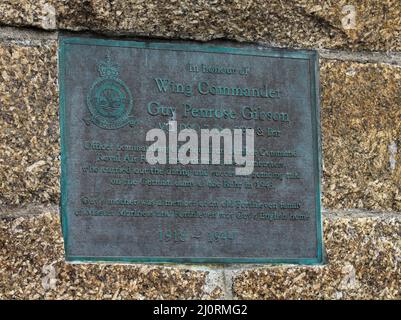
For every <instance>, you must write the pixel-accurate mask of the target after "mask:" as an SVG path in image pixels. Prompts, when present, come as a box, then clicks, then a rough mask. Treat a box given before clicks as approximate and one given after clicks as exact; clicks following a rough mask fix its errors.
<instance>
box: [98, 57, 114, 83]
mask: <svg viewBox="0 0 401 320" xmlns="http://www.w3.org/2000/svg"><path fill="white" fill-rule="evenodd" d="M97 70H98V71H99V73H100V76H101V77H112V78H116V77H117V76H118V64H117V63H114V62H113V61H112V60H111V54H110V51H108V52H107V53H106V59H105V60H103V61H100V62H99V63H98V64H97Z"/></svg>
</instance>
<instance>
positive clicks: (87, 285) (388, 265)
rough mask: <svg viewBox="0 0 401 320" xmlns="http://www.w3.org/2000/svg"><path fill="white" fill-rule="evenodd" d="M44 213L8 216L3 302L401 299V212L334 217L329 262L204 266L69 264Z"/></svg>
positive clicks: (55, 221)
mask: <svg viewBox="0 0 401 320" xmlns="http://www.w3.org/2000/svg"><path fill="white" fill-rule="evenodd" d="M33 209H34V208H31V209H30V210H33ZM39 209H40V210H41V214H39V215H28V216H27V215H25V216H21V215H18V214H16V213H15V212H9V213H7V211H5V212H3V214H2V216H1V218H0V270H1V272H0V299H10V298H13V299H43V298H49V299H50V298H57V299H156V298H158V299H192V298H200V299H217V298H240V299H255V298H257V299H284V298H285V299H299V298H323V299H333V298H337V299H401V292H400V289H401V266H400V263H401V261H400V260H401V259H400V257H401V240H400V239H401V238H400V235H401V234H400V230H401V215H397V214H391V213H377V214H369V213H355V212H351V213H349V214H347V213H346V212H340V213H337V214H336V213H333V212H331V213H330V214H329V215H326V216H325V219H324V232H325V239H324V241H325V246H326V248H327V257H328V263H327V265H323V266H294V265H287V266H260V265H228V266H226V267H222V266H218V265H217V266H201V267H199V266H192V265H182V266H176V265H175V266H169V265H153V266H152V265H138V264H132V265H106V264H100V265H99V264H98V265H95V264H86V265H77V264H66V263H65V262H64V257H63V240H62V238H61V231H60V229H61V228H60V225H59V218H58V215H56V214H55V208H54V207H50V208H48V209H46V208H43V207H41V208H39Z"/></svg>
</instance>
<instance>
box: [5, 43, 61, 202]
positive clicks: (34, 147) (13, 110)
mask: <svg viewBox="0 0 401 320" xmlns="http://www.w3.org/2000/svg"><path fill="white" fill-rule="evenodd" d="M59 172H60V169H59V125H58V89H57V56H56V43H55V41H49V42H48V41H45V42H40V44H39V45H37V44H33V43H30V42H29V41H28V42H26V41H25V42H24V41H21V42H18V43H16V42H14V43H13V42H0V204H19V203H21V202H29V201H36V202H57V201H58V197H59V196H58V193H59V182H58V180H59Z"/></svg>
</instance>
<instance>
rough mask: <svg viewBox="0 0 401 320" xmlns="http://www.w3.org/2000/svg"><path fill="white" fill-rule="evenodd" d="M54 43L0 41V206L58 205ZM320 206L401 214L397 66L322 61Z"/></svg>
mask: <svg viewBox="0 0 401 320" xmlns="http://www.w3.org/2000/svg"><path fill="white" fill-rule="evenodd" d="M56 49H57V44H56V41H55V40H46V41H40V40H26V39H25V40H18V41H17V40H15V41H14V40H9V39H7V40H3V41H0V107H1V108H0V204H2V205H18V204H21V203H26V204H28V203H31V202H34V203H58V200H59V173H60V169H59V152H60V151H59V125H58V88H57V57H56ZM320 73H321V76H320V78H321V110H322V112H321V118H322V133H323V160H324V163H323V165H324V167H323V169H324V170H323V173H324V175H323V204H324V206H325V207H327V208H365V209H382V210H394V211H401V165H400V163H401V153H400V152H401V108H400V102H401V98H400V97H401V68H400V66H397V65H395V66H393V65H388V64H380V63H357V62H347V61H339V60H329V59H321V70H320Z"/></svg>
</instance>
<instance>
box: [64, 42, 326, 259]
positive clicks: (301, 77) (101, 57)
mask: <svg viewBox="0 0 401 320" xmlns="http://www.w3.org/2000/svg"><path fill="white" fill-rule="evenodd" d="M59 75H60V77H59V84H60V123H61V163H62V177H61V217H62V228H63V235H64V242H65V251H66V259H67V260H68V261H73V262H89V261H112V262H113V261H114V262H181V263H182V262H188V263H194V262H205V263H209V262H212V263H214V262H216V263H238V262H239V263H302V264H318V263H321V262H322V260H323V257H322V250H323V249H322V227H321V212H320V128H319V127H320V124H319V123H320V122H319V93H318V92H319V91H318V90H319V79H318V57H317V53H316V52H315V51H298V50H286V49H272V48H265V47H259V46H256V45H255V46H253V45H221V44H218V45H215V44H194V43H188V42H177V43H171V42H151V41H149V42H148V41H146V42H138V41H131V40H109V39H95V38H91V37H79V38H76V37H67V36H64V37H61V39H60V47H59Z"/></svg>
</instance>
